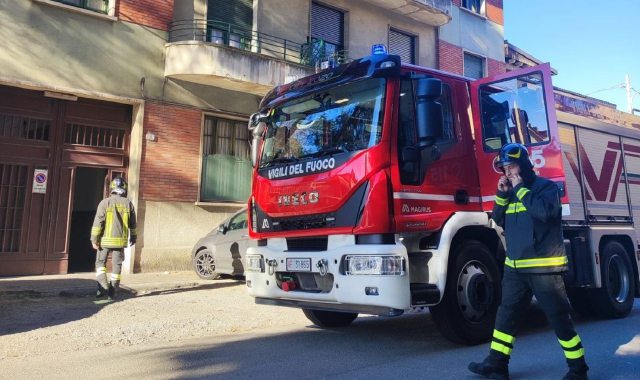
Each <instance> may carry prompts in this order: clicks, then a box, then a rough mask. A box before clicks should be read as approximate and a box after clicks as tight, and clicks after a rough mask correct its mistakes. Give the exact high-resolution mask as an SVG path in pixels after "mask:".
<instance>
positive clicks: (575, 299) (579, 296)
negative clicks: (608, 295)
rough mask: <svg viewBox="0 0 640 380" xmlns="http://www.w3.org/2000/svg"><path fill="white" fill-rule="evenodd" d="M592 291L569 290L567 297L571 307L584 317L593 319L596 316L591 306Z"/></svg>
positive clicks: (582, 289)
mask: <svg viewBox="0 0 640 380" xmlns="http://www.w3.org/2000/svg"><path fill="white" fill-rule="evenodd" d="M591 292H592V290H591V289H585V288H567V296H568V297H569V303H571V307H572V308H573V310H575V311H576V312H577V313H578V314H580V315H581V316H583V317H593V316H594V315H595V314H596V311H595V309H594V308H593V305H591V299H590V298H591Z"/></svg>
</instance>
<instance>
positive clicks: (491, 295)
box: [429, 240, 502, 345]
mask: <svg viewBox="0 0 640 380" xmlns="http://www.w3.org/2000/svg"><path fill="white" fill-rule="evenodd" d="M450 257H451V261H450V265H449V273H448V275H447V284H446V287H445V291H444V295H443V297H442V301H440V303H439V304H438V305H435V306H431V307H430V308H429V309H430V311H431V316H432V317H433V320H434V322H435V323H436V326H437V327H438V329H439V330H440V333H442V335H444V337H445V338H447V339H449V340H450V341H452V342H454V343H461V344H468V345H475V344H480V343H483V342H486V341H487V340H488V339H490V338H491V336H492V335H493V325H494V323H495V319H496V313H497V310H498V306H499V305H500V300H501V298H502V286H501V283H502V278H501V277H500V271H499V268H498V264H497V262H496V259H495V258H494V257H493V256H492V254H491V252H490V251H489V249H488V248H487V247H486V246H485V245H484V244H482V243H480V242H479V241H476V240H468V241H465V242H463V243H461V244H460V245H458V246H457V248H456V249H455V251H454V252H453V253H452V255H451V256H450Z"/></svg>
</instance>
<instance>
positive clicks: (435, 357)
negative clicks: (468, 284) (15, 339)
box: [0, 285, 640, 380]
mask: <svg viewBox="0 0 640 380" xmlns="http://www.w3.org/2000/svg"><path fill="white" fill-rule="evenodd" d="M242 287H243V286H242V285H237V286H234V287H233V288H228V289H226V290H225V289H213V290H211V289H210V290H198V292H208V293H206V294H207V296H213V295H215V292H218V291H233V292H243V290H242ZM229 289H231V290H229ZM191 293H193V294H196V293H195V292H191ZM193 294H192V295H193ZM240 294H243V293H237V294H236V295H235V298H236V300H237V303H239V304H244V303H246V304H247V305H246V306H247V307H246V311H245V312H239V310H238V309H236V313H237V315H230V316H229V317H230V318H235V319H236V320H237V321H236V322H237V323H240V324H242V321H243V319H248V316H249V314H248V313H251V310H252V309H253V308H257V307H266V306H261V305H260V306H259V305H253V304H250V300H247V299H245V298H244V297H242V296H240ZM157 296H159V297H162V296H163V295H157ZM171 296H172V297H185V296H186V293H183V294H173V295H171ZM148 299H151V297H149V298H148ZM127 301H128V300H127ZM145 302H148V301H146V300H145ZM227 302H228V301H227ZM235 306H236V307H237V305H235ZM223 309H224V308H222V309H220V307H219V306H218V310H219V312H220V313H224V311H223ZM243 310H244V309H243ZM278 310H282V309H279V308H275V307H272V308H271V309H269V311H273V312H274V313H275V314H274V315H276V319H275V323H269V324H267V325H265V326H263V327H261V328H255V329H252V330H242V329H237V330H236V331H229V330H225V331H220V332H208V333H206V334H204V333H203V336H202V337H195V338H194V337H189V338H186V339H179V340H176V341H172V342H168V343H165V342H157V341H151V342H149V343H145V344H139V345H133V346H124V347H123V346H109V347H105V348H92V349H86V350H82V351H75V352H53V353H50V354H46V355H31V356H25V357H15V358H12V357H7V358H2V359H1V360H0V379H65V380H74V379H113V378H119V379H127V378H142V379H235V380H238V379H260V380H262V379H345V380H346V379H349V380H353V379H363V380H364V379H367V380H373V379H402V380H406V379H478V377H476V376H474V375H473V374H471V373H469V372H468V371H467V369H466V367H467V364H468V363H469V362H470V361H479V360H482V359H483V358H484V356H485V355H486V353H487V351H488V345H486V344H485V345H481V346H476V347H466V346H459V345H455V344H452V343H449V342H448V341H446V340H444V338H442V337H441V336H440V335H439V333H438V331H437V330H436V328H435V326H434V324H433V321H432V320H431V317H430V315H429V313H428V312H427V311H423V312H418V313H412V314H408V315H404V316H401V317H396V318H381V317H360V318H358V319H357V320H356V321H355V322H354V323H353V324H352V325H351V326H349V327H346V328H341V329H320V328H316V327H314V326H313V325H311V324H310V323H305V322H304V321H303V320H299V321H298V322H296V323H291V321H290V320H289V321H287V320H286V319H290V318H292V314H291V310H292V309H286V312H283V313H282V314H283V320H282V324H280V323H278V320H277V315H278ZM295 312H296V313H297V312H298V311H297V310H296V311H295ZM300 314H301V312H300ZM296 315H297V314H296ZM526 319H527V320H526V326H524V327H523V328H522V329H521V332H520V333H519V335H518V338H517V340H516V342H515V349H514V352H513V355H512V356H513V357H512V361H511V378H512V379H561V378H562V376H563V375H564V374H565V372H566V364H565V362H564V357H563V353H562V350H561V348H560V346H559V344H558V342H557V340H556V338H555V335H554V334H553V333H552V332H551V331H550V329H549V327H548V324H547V322H546V320H545V318H544V315H543V314H542V312H541V310H540V309H539V308H537V307H536V305H535V304H534V305H532V306H531V307H530V309H529V310H528V313H527V316H526ZM575 321H576V327H577V330H578V333H579V334H580V336H581V337H582V341H583V343H584V345H585V348H586V358H587V361H588V364H589V365H590V366H591V368H592V369H591V371H590V373H589V378H590V379H591V380H594V379H640V300H636V302H635V304H634V309H633V311H632V312H631V315H630V316H629V317H627V318H626V319H622V320H585V319H580V318H576V320H575ZM35 336H36V337H37V336H38V335H35ZM636 336H637V338H636V340H635V341H634V342H633V344H628V343H629V342H631V341H632V339H633V338H634V337H636ZM0 338H1V337H0ZM30 339H32V340H33V342H32V344H39V342H38V339H37V338H33V337H32V338H30ZM60 339H65V337H64V336H60ZM0 342H2V340H1V339H0ZM625 344H627V345H626V346H624V347H623V348H626V349H627V351H631V353H632V354H631V355H619V354H616V351H617V350H618V349H619V348H620V346H622V345H625Z"/></svg>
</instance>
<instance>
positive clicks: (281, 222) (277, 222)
mask: <svg viewBox="0 0 640 380" xmlns="http://www.w3.org/2000/svg"><path fill="white" fill-rule="evenodd" d="M335 226H336V214H335V213H327V214H314V215H304V216H294V217H291V218H275V219H274V220H273V229H274V231H297V230H310V229H316V228H330V227H335Z"/></svg>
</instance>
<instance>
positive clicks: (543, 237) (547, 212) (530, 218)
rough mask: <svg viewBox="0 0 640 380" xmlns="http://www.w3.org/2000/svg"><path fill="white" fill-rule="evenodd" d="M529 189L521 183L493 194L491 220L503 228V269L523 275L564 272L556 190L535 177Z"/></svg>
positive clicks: (562, 243) (545, 180)
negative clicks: (504, 267) (504, 251)
mask: <svg viewBox="0 0 640 380" xmlns="http://www.w3.org/2000/svg"><path fill="white" fill-rule="evenodd" d="M529 187H530V188H527V187H525V186H524V185H523V184H522V183H521V184H519V185H518V186H516V187H514V188H513V189H511V190H509V191H507V192H502V191H498V193H497V194H496V198H495V204H494V206H493V212H492V214H491V218H492V219H493V220H494V221H495V222H496V223H497V224H498V225H500V226H501V227H502V228H504V232H505V238H506V244H507V258H506V260H505V266H506V267H507V268H512V269H515V270H517V271H518V272H523V273H557V272H563V271H566V270H567V256H566V254H565V251H564V242H563V237H562V208H561V203H560V195H559V193H558V187H557V186H556V184H555V183H553V182H552V181H550V180H548V179H546V178H541V177H538V176H533V178H532V180H531V181H530V184H529Z"/></svg>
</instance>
